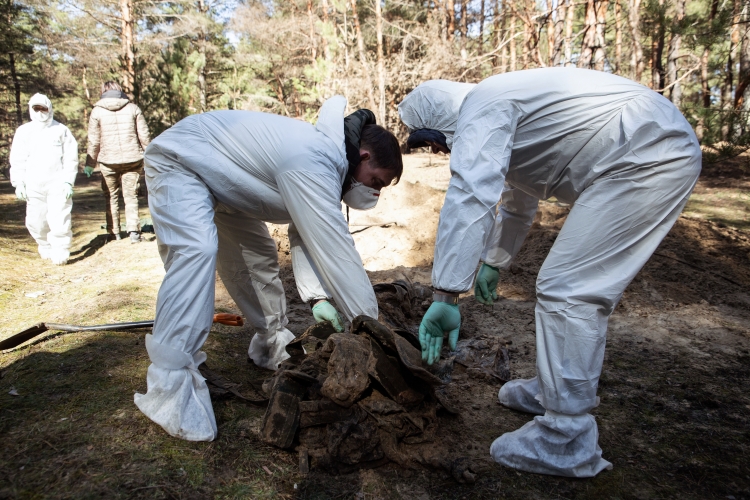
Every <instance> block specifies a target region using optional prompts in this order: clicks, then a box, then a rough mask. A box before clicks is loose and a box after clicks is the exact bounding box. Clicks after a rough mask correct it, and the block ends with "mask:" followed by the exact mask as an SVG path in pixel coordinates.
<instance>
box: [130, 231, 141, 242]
mask: <svg viewBox="0 0 750 500" xmlns="http://www.w3.org/2000/svg"><path fill="white" fill-rule="evenodd" d="M141 241H143V239H141V233H139V232H137V231H131V232H130V243H140V242H141Z"/></svg>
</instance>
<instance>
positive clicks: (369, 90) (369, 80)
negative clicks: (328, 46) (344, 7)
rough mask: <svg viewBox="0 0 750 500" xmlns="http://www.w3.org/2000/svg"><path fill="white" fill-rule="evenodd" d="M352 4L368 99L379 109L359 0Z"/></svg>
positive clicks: (353, 1)
mask: <svg viewBox="0 0 750 500" xmlns="http://www.w3.org/2000/svg"><path fill="white" fill-rule="evenodd" d="M350 5H351V6H352V19H354V32H355V33H356V35H357V49H358V51H359V62H360V63H361V64H362V72H363V74H364V77H365V86H366V87H367V99H368V101H369V102H370V109H378V106H377V104H375V95H374V94H373V92H372V76H370V67H369V65H368V64H367V56H366V55H365V41H364V39H363V38H362V28H361V27H360V25H359V15H357V0H350Z"/></svg>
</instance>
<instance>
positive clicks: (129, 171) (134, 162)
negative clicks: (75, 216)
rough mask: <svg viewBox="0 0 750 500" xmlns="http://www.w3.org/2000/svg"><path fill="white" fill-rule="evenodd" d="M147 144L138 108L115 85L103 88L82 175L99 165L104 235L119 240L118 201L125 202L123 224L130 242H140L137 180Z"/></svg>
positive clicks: (89, 174) (90, 124)
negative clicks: (104, 204)
mask: <svg viewBox="0 0 750 500" xmlns="http://www.w3.org/2000/svg"><path fill="white" fill-rule="evenodd" d="M149 142H150V139H149V133H148V125H147V124H146V120H145V118H144V117H143V113H142V112H141V109H140V108H139V107H138V106H137V105H136V104H134V103H132V102H130V99H128V96H127V95H126V94H125V93H124V92H123V91H122V88H121V87H120V85H119V84H118V83H117V82H105V83H104V84H103V85H102V96H101V99H100V100H99V101H98V102H97V103H96V104H95V105H94V109H93V110H92V111H91V117H90V118H89V137H88V156H87V157H86V167H85V168H84V170H83V171H84V173H85V174H86V175H87V176H89V177H90V176H91V173H92V172H93V171H94V167H95V166H96V165H97V164H98V165H99V169H100V170H101V172H102V190H103V191H104V195H105V197H106V198H107V202H108V205H109V206H108V210H107V232H108V233H109V234H112V235H114V237H115V239H118V240H119V239H120V202H119V195H120V191H122V197H123V199H124V201H125V223H126V229H127V231H128V233H130V241H131V242H132V243H138V242H139V241H141V225H140V219H139V218H138V196H137V194H136V192H137V190H138V181H139V179H140V172H141V169H142V168H143V152H144V150H145V149H146V146H148V144H149Z"/></svg>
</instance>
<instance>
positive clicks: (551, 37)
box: [545, 0, 555, 66]
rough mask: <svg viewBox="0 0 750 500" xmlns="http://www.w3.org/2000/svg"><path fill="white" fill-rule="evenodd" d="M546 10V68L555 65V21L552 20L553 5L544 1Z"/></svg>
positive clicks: (550, 0)
mask: <svg viewBox="0 0 750 500" xmlns="http://www.w3.org/2000/svg"><path fill="white" fill-rule="evenodd" d="M545 3H546V4H547V5H546V10H547V66H554V65H555V19H554V16H553V14H554V12H555V8H554V4H553V3H552V0H546V2H545Z"/></svg>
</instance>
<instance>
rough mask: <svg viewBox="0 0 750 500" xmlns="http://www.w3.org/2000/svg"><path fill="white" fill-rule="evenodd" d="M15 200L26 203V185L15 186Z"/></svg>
mask: <svg viewBox="0 0 750 500" xmlns="http://www.w3.org/2000/svg"><path fill="white" fill-rule="evenodd" d="M16 198H18V199H19V200H21V201H26V200H27V199H28V196H27V194H26V184H24V183H23V182H22V183H21V184H19V185H18V186H16Z"/></svg>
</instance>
